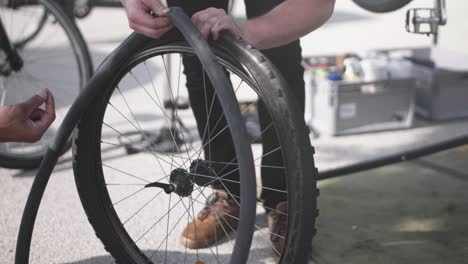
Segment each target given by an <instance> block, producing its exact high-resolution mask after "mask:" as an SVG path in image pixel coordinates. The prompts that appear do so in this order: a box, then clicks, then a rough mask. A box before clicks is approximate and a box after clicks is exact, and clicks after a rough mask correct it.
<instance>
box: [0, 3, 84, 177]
mask: <svg viewBox="0 0 468 264" xmlns="http://www.w3.org/2000/svg"><path fill="white" fill-rule="evenodd" d="M44 12H45V13H44ZM24 14H27V15H29V17H28V19H25V18H24ZM35 15H36V16H35ZM2 17H5V18H6V19H4V20H3V22H4V26H5V29H6V30H7V34H9V37H10V41H11V42H12V43H13V44H14V45H15V46H16V48H17V50H18V52H19V54H20V56H22V58H23V59H24V67H23V68H22V69H21V70H20V71H18V72H12V73H11V74H9V75H7V76H4V77H5V80H6V85H5V89H6V90H8V93H5V94H4V95H5V96H6V98H7V100H6V102H5V104H8V105H11V104H14V103H17V102H19V101H23V100H26V99H28V98H29V97H31V96H32V95H33V94H34V93H36V92H38V90H40V89H43V88H49V90H51V92H52V93H53V94H54V95H55V101H56V109H57V118H56V120H55V122H54V124H53V125H52V127H51V128H50V129H49V130H48V131H47V132H46V135H45V136H44V137H43V139H41V141H39V142H37V143H34V144H31V143H1V144H0V149H1V150H0V166H1V167H5V168H14V169H33V168H36V167H38V166H39V165H40V162H41V161H42V158H43V156H44V154H45V153H46V150H47V147H48V145H49V143H50V142H51V141H52V140H53V139H54V138H55V133H56V132H57V130H58V127H59V126H60V124H61V122H62V120H63V118H64V117H65V114H66V112H67V111H68V109H69V108H70V106H71V104H72V102H73V101H74V99H75V98H76V97H77V96H78V94H79V92H80V91H81V90H82V88H83V87H84V85H85V84H86V82H87V80H88V79H89V78H90V77H91V75H92V73H93V64H92V61H91V56H90V54H89V51H88V48H87V45H86V43H85V41H84V39H83V36H82V35H81V33H80V31H79V29H78V28H77V26H76V25H75V23H74V22H73V21H72V20H71V19H70V18H69V17H68V16H67V15H66V14H65V13H64V11H63V9H62V8H61V7H60V6H59V5H58V4H57V3H56V2H55V1H53V0H38V5H25V6H19V7H17V8H15V9H11V8H8V7H1V10H0V19H2ZM5 23H10V24H11V25H8V24H5ZM28 23H38V24H37V25H36V24H34V25H31V24H28ZM12 25H17V27H19V28H20V30H15V28H14V27H13V26H12ZM54 41H55V42H54ZM55 43H56V44H55ZM54 45H58V46H54ZM1 63H3V61H2V62H1ZM31 80H33V81H31ZM2 95H3V94H2ZM3 103H4V102H2V104H3ZM67 146H68V147H67V148H66V149H64V150H63V152H65V151H66V150H67V149H69V148H70V146H71V143H70V144H68V145H67Z"/></svg>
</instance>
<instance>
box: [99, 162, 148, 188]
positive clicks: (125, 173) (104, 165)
mask: <svg viewBox="0 0 468 264" xmlns="http://www.w3.org/2000/svg"><path fill="white" fill-rule="evenodd" d="M101 165H102V166H103V167H107V168H109V169H112V170H115V171H118V172H120V173H122V174H124V175H127V176H129V177H132V178H135V179H138V180H140V181H144V182H147V183H151V182H150V181H148V180H145V179H143V178H141V177H138V176H136V175H133V174H130V173H128V172H125V171H123V170H119V169H117V168H114V167H112V166H109V165H107V164H104V163H102V162H101Z"/></svg>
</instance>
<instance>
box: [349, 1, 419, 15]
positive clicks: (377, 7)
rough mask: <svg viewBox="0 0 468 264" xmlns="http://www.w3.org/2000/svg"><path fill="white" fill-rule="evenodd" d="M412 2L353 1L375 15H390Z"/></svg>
mask: <svg viewBox="0 0 468 264" xmlns="http://www.w3.org/2000/svg"><path fill="white" fill-rule="evenodd" d="M411 1H412V0H353V2H354V3H355V4H357V5H358V6H360V7H361V8H363V9H365V10H367V11H370V12H374V13H388V12H393V11H396V10H398V9H400V8H402V7H404V6H406V5H407V4H409V3H410V2H411Z"/></svg>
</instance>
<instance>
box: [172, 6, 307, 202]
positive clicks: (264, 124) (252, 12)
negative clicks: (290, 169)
mask: <svg viewBox="0 0 468 264" xmlns="http://www.w3.org/2000/svg"><path fill="white" fill-rule="evenodd" d="M281 2H282V0H269V1H265V0H245V5H246V9H247V16H248V17H249V18H251V17H255V16H259V15H261V14H263V13H266V12H268V11H269V10H270V9H272V8H274V7H275V6H276V5H277V4H279V3H281ZM227 4H228V1H227V0H199V1H195V0H192V1H187V0H169V5H170V6H174V5H178V6H182V7H183V8H184V10H186V12H187V13H188V14H189V15H192V14H194V13H195V12H197V11H200V10H203V9H206V8H208V7H217V8H224V9H226V8H227ZM263 53H264V54H265V55H266V56H267V57H268V58H269V59H270V60H271V61H272V62H273V64H274V65H275V66H276V67H277V68H278V69H279V71H280V72H281V74H282V75H283V76H284V77H285V78H286V81H287V83H288V84H289V87H290V89H292V92H293V94H294V95H295V97H296V99H297V101H298V103H299V105H300V108H301V110H302V111H304V96H305V95H304V80H303V68H302V66H301V59H302V58H301V47H300V43H299V41H295V42H292V43H290V44H288V45H285V46H282V47H278V48H274V49H269V50H264V51H263ZM183 63H184V69H185V70H184V73H185V75H186V76H187V88H188V91H189V97H190V103H191V106H192V109H193V111H194V115H195V118H196V120H197V125H198V130H199V134H200V136H201V137H203V138H204V141H205V142H204V144H205V143H207V142H210V144H207V146H206V147H205V150H204V151H205V157H206V159H208V160H211V161H214V163H213V164H214V167H215V171H216V172H217V173H218V174H219V175H220V176H221V175H224V174H226V173H228V172H230V171H234V172H232V173H229V174H228V175H227V176H225V179H229V180H234V181H238V180H239V175H238V173H237V171H236V167H235V166H233V165H231V166H228V167H226V166H225V165H224V164H217V163H216V162H217V161H219V162H231V161H232V160H233V159H234V158H235V151H234V147H233V143H232V141H231V135H230V133H229V131H228V130H225V131H224V132H222V133H220V134H219V132H220V131H221V130H222V129H223V128H224V127H225V126H226V125H227V123H226V120H225V119H224V118H223V116H222V109H221V106H220V104H219V101H218V100H217V98H216V96H214V95H215V93H214V89H213V87H212V85H211V84H210V83H209V81H208V79H207V77H206V76H203V72H202V67H201V65H200V62H199V60H198V59H197V58H196V57H194V56H184V57H183ZM205 87H206V89H205ZM213 99H214V101H213V102H212V100H213ZM258 105H259V107H258V110H259V117H260V124H261V128H262V131H265V132H264V134H263V135H262V139H263V144H262V145H263V155H264V157H263V158H262V170H261V174H262V183H263V186H264V187H267V188H269V189H275V190H286V177H285V172H284V170H283V169H278V168H274V167H283V159H282V154H281V151H280V150H279V149H278V148H279V143H278V139H277V135H276V132H275V131H274V128H273V127H272V126H269V125H270V124H271V119H270V117H269V114H268V112H267V110H266V108H265V106H264V105H263V103H262V102H261V101H259V103H258ZM210 109H211V110H210ZM207 113H210V118H209V119H208V117H207V116H208V115H207ZM216 123H217V124H216ZM208 128H209V129H208ZM267 128H268V129H267ZM208 130H210V131H208ZM208 132H210V133H209V134H208V135H211V136H215V135H217V134H219V135H218V136H216V138H214V139H213V140H212V141H210V139H209V137H207V136H205V137H204V135H205V134H206V133H208ZM216 187H218V188H221V189H226V188H227V189H228V191H229V192H230V193H232V194H234V195H238V194H239V185H238V184H235V183H232V182H226V181H225V182H223V184H217V186H216ZM269 189H263V191H262V196H261V197H262V199H263V200H264V205H265V207H266V208H267V211H268V208H275V206H276V204H277V203H278V202H281V201H285V200H287V197H286V194H284V193H282V192H277V191H273V190H269Z"/></svg>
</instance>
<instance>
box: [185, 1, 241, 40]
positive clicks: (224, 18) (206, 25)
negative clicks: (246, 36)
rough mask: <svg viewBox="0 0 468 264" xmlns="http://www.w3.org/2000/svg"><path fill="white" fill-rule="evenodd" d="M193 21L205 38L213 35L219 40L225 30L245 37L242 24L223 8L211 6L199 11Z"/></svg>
mask: <svg viewBox="0 0 468 264" xmlns="http://www.w3.org/2000/svg"><path fill="white" fill-rule="evenodd" d="M192 22H193V23H194V24H195V26H197V28H198V29H199V30H200V32H201V33H202V35H203V37H204V38H205V39H208V38H209V37H210V35H211V36H212V37H213V39H215V40H217V39H218V38H219V35H220V33H221V32H222V31H223V30H228V31H231V32H232V33H233V34H235V35H237V36H240V37H243V31H242V29H241V26H240V25H239V24H237V23H236V21H234V19H233V18H232V17H231V16H229V15H228V14H226V11H224V10H223V9H218V8H213V7H211V8H208V9H205V10H202V11H200V12H197V13H195V14H194V15H193V16H192Z"/></svg>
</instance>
